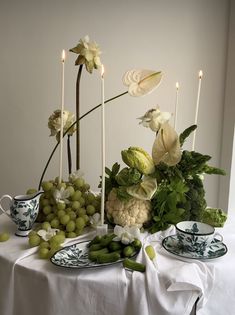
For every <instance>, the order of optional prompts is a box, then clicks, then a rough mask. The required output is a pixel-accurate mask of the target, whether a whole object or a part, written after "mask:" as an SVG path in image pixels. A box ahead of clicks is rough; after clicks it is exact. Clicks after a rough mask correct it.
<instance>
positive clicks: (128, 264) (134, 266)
mask: <svg viewBox="0 0 235 315" xmlns="http://www.w3.org/2000/svg"><path fill="white" fill-rule="evenodd" d="M123 267H124V268H128V269H131V270H135V271H140V272H145V269H146V267H145V265H144V264H141V263H138V262H136V261H134V260H132V259H129V258H125V259H124V260H123Z"/></svg>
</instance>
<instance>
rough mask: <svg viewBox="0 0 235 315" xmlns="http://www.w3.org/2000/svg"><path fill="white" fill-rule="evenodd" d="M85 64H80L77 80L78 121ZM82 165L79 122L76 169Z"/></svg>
mask: <svg viewBox="0 0 235 315" xmlns="http://www.w3.org/2000/svg"><path fill="white" fill-rule="evenodd" d="M82 68H83V64H82V65H80V66H79V69H78V75H77V82H76V121H78V120H79V116H80V80H81V75H82ZM79 167H80V126H79V124H77V128H76V169H77V170H78V169H79Z"/></svg>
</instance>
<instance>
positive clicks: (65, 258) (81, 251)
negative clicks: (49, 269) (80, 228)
mask: <svg viewBox="0 0 235 315" xmlns="http://www.w3.org/2000/svg"><path fill="white" fill-rule="evenodd" d="M89 242H90V241H84V242H79V243H76V244H73V245H70V246H66V247H64V248H62V249H60V250H59V251H58V252H56V253H55V254H54V255H53V256H52V257H51V262H52V263H53V264H54V265H56V266H59V267H65V268H73V269H84V268H99V267H105V266H110V265H113V264H117V263H120V262H122V261H123V260H124V258H121V259H119V260H118V261H115V262H110V263H103V264H98V263H96V262H93V261H90V260H89V258H88V246H87V245H88V244H89ZM134 256H136V254H135V255H134ZM134 256H133V257H134Z"/></svg>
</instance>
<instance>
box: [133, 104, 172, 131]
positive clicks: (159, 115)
mask: <svg viewBox="0 0 235 315" xmlns="http://www.w3.org/2000/svg"><path fill="white" fill-rule="evenodd" d="M171 116H172V114H171V113H169V112H161V111H160V109H159V106H157V107H156V108H152V109H150V110H148V111H147V112H146V113H145V114H144V116H142V117H139V118H138V119H140V120H141V121H140V123H139V124H142V125H143V126H144V127H147V128H150V129H151V130H152V131H154V132H158V130H159V129H160V128H161V126H162V125H163V124H164V123H165V122H168V121H169V120H170V118H171Z"/></svg>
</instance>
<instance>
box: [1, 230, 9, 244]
mask: <svg viewBox="0 0 235 315" xmlns="http://www.w3.org/2000/svg"><path fill="white" fill-rule="evenodd" d="M9 238H10V234H9V233H7V232H3V233H0V242H6V241H8V240H9Z"/></svg>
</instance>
